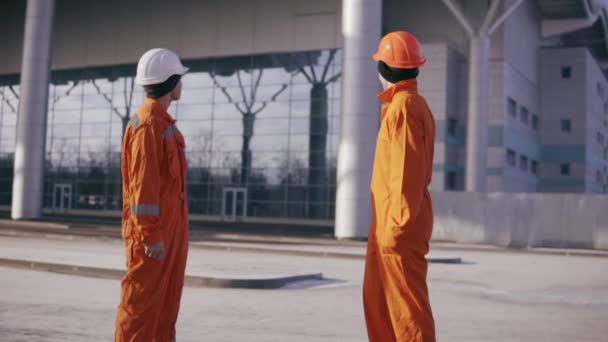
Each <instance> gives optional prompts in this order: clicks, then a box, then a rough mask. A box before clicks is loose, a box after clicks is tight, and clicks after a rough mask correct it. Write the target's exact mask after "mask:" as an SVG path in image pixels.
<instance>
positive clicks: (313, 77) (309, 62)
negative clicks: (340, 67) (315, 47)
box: [306, 52, 317, 83]
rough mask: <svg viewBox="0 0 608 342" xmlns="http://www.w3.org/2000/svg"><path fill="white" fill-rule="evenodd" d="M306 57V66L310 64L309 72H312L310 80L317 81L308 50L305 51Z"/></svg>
mask: <svg viewBox="0 0 608 342" xmlns="http://www.w3.org/2000/svg"><path fill="white" fill-rule="evenodd" d="M306 59H308V66H310V72H311V74H312V80H313V82H314V83H317V74H316V73H315V68H314V67H313V65H312V58H310V52H307V53H306Z"/></svg>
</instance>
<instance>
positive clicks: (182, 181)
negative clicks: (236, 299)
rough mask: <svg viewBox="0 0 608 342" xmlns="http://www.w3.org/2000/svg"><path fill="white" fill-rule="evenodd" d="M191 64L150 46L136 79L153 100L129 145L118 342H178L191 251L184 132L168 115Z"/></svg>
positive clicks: (138, 118)
mask: <svg viewBox="0 0 608 342" xmlns="http://www.w3.org/2000/svg"><path fill="white" fill-rule="evenodd" d="M187 70H188V69H187V68H186V67H184V66H183V65H182V63H181V62H180V60H179V58H178V57H177V55H176V54H175V53H173V52H172V51H169V50H166V49H152V50H150V51H148V52H146V53H145V54H144V55H143V56H142V57H141V59H140V60H139V63H138V65H137V76H136V78H135V81H136V82H137V84H139V85H142V86H143V87H144V90H145V92H146V96H147V99H146V101H145V103H144V105H143V107H141V108H140V109H139V111H138V112H137V114H136V115H134V116H133V117H132V119H131V121H130V123H129V125H128V127H127V130H126V132H125V135H124V141H123V147H122V177H123V226H122V235H123V238H124V239H125V241H126V249H127V253H126V254H127V274H126V276H125V277H124V279H123V281H122V284H121V297H120V306H119V307H118V315H117V318H116V332H115V341H117V342H123V341H125V342H126V341H128V342H169V341H175V323H176V321H177V315H178V311H179V305H180V300H181V295H182V287H183V285H184V275H185V269H186V258H187V254H188V230H189V226H188V201H187V197H186V169H187V168H186V158H185V155H184V147H185V143H184V137H183V136H182V135H181V133H180V132H179V130H178V129H177V127H175V120H174V119H173V118H172V117H171V115H169V113H167V109H168V108H169V106H170V104H171V102H172V101H176V100H179V98H180V95H181V88H182V86H181V77H182V75H184V74H185V73H186V71H187Z"/></svg>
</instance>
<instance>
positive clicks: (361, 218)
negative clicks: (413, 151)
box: [335, 0, 382, 238]
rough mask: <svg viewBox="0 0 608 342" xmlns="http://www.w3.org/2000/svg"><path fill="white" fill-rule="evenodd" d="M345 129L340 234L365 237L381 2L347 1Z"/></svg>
mask: <svg viewBox="0 0 608 342" xmlns="http://www.w3.org/2000/svg"><path fill="white" fill-rule="evenodd" d="M342 23H343V24H342V34H343V36H344V56H343V70H342V75H343V80H342V106H341V108H342V130H341V133H340V145H339V147H338V170H337V173H338V174H337V193H336V221H335V224H336V227H335V235H336V237H337V238H365V237H367V233H368V230H369V224H370V221H371V199H370V180H371V174H372V165H373V159H374V151H375V146H376V135H377V133H378V126H379V120H380V104H379V102H378V100H377V99H376V96H377V94H378V92H379V91H380V84H379V82H378V74H377V67H376V63H375V62H374V61H373V59H372V55H373V53H374V52H375V51H376V49H377V47H378V42H379V40H380V35H381V23H382V1H378V0H343V1H342Z"/></svg>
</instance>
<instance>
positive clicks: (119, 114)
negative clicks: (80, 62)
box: [91, 80, 125, 119]
mask: <svg viewBox="0 0 608 342" xmlns="http://www.w3.org/2000/svg"><path fill="white" fill-rule="evenodd" d="M91 83H92V84H93V87H95V90H97V93H98V94H99V95H101V96H103V98H104V99H105V100H106V101H108V103H109V104H110V107H112V111H113V112H114V113H115V114H116V115H118V117H119V118H121V119H124V118H125V117H124V116H123V115H122V114H121V113H120V112H119V111H118V108H116V107H114V106H113V103H112V98H110V97H108V95H107V94H105V93H104V92H102V91H101V88H99V86H98V85H97V83H95V80H91Z"/></svg>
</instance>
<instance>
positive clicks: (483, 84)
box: [465, 34, 490, 192]
mask: <svg viewBox="0 0 608 342" xmlns="http://www.w3.org/2000/svg"><path fill="white" fill-rule="evenodd" d="M469 44H470V46H469V94H468V95H469V96H468V97H469V99H468V106H469V109H468V114H469V115H468V119H467V120H468V121H467V145H466V151H467V153H466V157H467V159H466V170H467V172H466V179H465V187H466V191H471V192H486V188H487V184H488V180H487V175H486V173H487V170H486V169H487V159H488V114H489V113H488V111H489V109H490V106H489V102H488V95H489V88H490V73H489V70H488V69H489V49H490V39H489V38H488V37H487V36H485V35H483V34H482V35H477V36H474V37H472V38H471V40H470V41H469Z"/></svg>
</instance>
